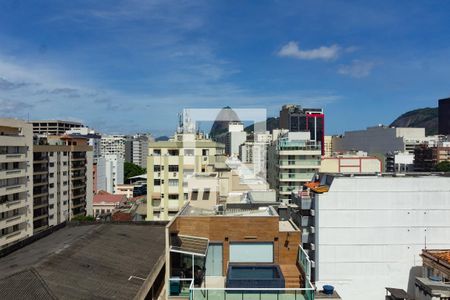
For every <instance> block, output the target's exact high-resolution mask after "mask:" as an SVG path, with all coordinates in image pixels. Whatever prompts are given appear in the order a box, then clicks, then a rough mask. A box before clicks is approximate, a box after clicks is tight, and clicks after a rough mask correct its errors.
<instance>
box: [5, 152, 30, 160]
mask: <svg viewBox="0 0 450 300" xmlns="http://www.w3.org/2000/svg"><path fill="white" fill-rule="evenodd" d="M22 161H27V156H26V154H25V153H8V154H0V162H22Z"/></svg>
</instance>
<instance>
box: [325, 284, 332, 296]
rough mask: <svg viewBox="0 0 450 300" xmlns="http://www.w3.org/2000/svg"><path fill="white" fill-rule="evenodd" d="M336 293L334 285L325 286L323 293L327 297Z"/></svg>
mask: <svg viewBox="0 0 450 300" xmlns="http://www.w3.org/2000/svg"><path fill="white" fill-rule="evenodd" d="M333 292H334V286H332V285H324V286H323V293H324V294H325V295H333Z"/></svg>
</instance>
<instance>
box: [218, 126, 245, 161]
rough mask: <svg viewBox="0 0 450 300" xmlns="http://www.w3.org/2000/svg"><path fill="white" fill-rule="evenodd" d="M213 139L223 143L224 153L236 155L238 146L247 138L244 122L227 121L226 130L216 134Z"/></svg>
mask: <svg viewBox="0 0 450 300" xmlns="http://www.w3.org/2000/svg"><path fill="white" fill-rule="evenodd" d="M214 140H215V141H217V142H219V143H222V144H224V145H225V154H227V155H229V156H235V157H237V156H238V155H239V146H240V145H242V144H243V143H245V141H246V140H247V133H246V132H245V131H244V124H243V123H241V122H229V123H228V131H227V132H224V133H221V134H219V135H216V136H215V137H214Z"/></svg>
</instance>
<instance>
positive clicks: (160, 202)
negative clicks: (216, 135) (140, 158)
mask: <svg viewBox="0 0 450 300" xmlns="http://www.w3.org/2000/svg"><path fill="white" fill-rule="evenodd" d="M224 150H225V145H223V144H220V143H216V142H213V141H211V140H209V139H205V138H203V137H202V136H199V135H196V134H193V133H182V134H176V135H175V136H174V138H172V139H171V140H169V141H160V142H153V143H149V148H148V158H147V220H148V221H151V220H168V219H170V217H172V216H174V215H175V214H176V213H177V212H178V211H179V210H180V208H181V207H182V206H183V205H184V203H185V201H186V200H187V199H188V195H189V191H188V186H187V184H185V182H186V180H185V179H186V178H188V177H190V176H192V175H194V173H196V174H199V173H207V172H211V171H213V170H214V163H215V162H216V156H222V155H223V154H224Z"/></svg>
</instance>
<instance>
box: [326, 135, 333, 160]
mask: <svg viewBox="0 0 450 300" xmlns="http://www.w3.org/2000/svg"><path fill="white" fill-rule="evenodd" d="M323 146H324V147H325V149H324V151H323V156H325V157H330V156H332V154H333V152H334V149H333V136H331V135H326V136H324V138H323Z"/></svg>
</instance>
